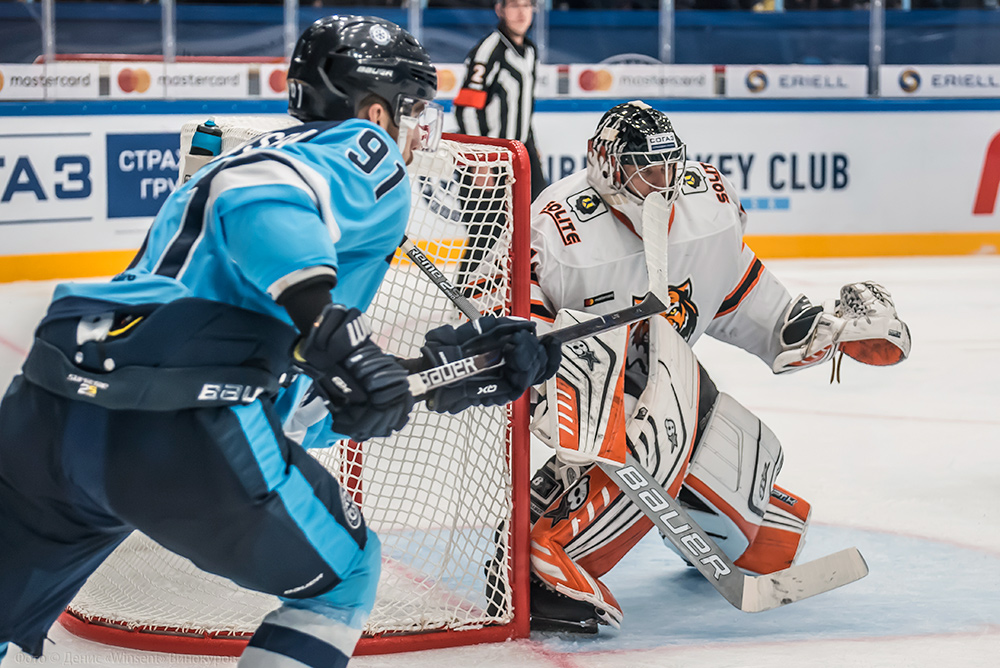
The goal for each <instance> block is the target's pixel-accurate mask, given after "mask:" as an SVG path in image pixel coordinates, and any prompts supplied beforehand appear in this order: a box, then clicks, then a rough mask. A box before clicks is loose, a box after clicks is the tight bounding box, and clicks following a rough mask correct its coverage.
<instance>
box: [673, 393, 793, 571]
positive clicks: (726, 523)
mask: <svg viewBox="0 0 1000 668" xmlns="http://www.w3.org/2000/svg"><path fill="white" fill-rule="evenodd" d="M783 460H784V457H783V454H782V451H781V444H780V443H779V442H778V439H777V437H775V435H774V433H773V432H772V431H771V430H770V429H769V428H768V427H767V425H765V424H764V423H763V422H761V421H760V418H758V417H757V416H755V415H754V414H753V413H751V412H750V411H749V410H747V409H746V408H744V407H743V406H742V405H741V404H740V403H739V402H737V401H736V400H735V399H733V398H732V397H731V396H729V395H728V394H726V393H724V392H722V393H720V394H719V397H718V399H717V400H716V402H715V406H714V408H713V409H712V414H711V416H710V417H709V419H708V422H707V424H706V425H705V427H704V432H703V433H702V435H701V439H700V440H699V442H698V447H697V449H696V450H695V453H694V455H693V456H692V457H691V465H690V466H689V467H688V473H687V477H686V478H685V479H684V487H683V488H682V489H681V492H680V495H679V496H678V499H679V500H680V501H681V503H682V504H683V505H684V506H685V508H686V509H687V511H688V513H689V514H690V515H691V517H692V519H694V520H695V521H696V522H697V523H698V525H699V526H701V528H702V529H704V530H705V531H707V532H708V533H709V534H711V535H712V537H713V538H714V539H715V542H716V543H718V545H719V547H720V548H722V550H723V552H725V553H726V556H728V557H729V558H730V559H733V560H734V561H735V562H736V565H737V566H739V567H740V568H743V569H745V570H749V571H753V572H755V573H772V572H774V571H777V570H781V569H783V568H787V567H788V566H790V565H791V563H792V560H793V559H794V558H795V557H796V555H797V554H798V553H799V550H800V549H801V546H802V538H803V535H804V534H805V530H806V527H807V525H808V522H809V512H810V507H809V504H808V503H807V502H805V501H803V500H802V499H799V498H798V497H795V496H793V495H792V494H790V493H788V492H787V491H785V490H783V489H781V488H780V487H778V486H776V485H775V484H774V479H775V478H776V477H777V475H778V472H779V471H780V470H781V465H782V462H783ZM664 543H666V545H667V547H670V548H671V549H672V550H674V551H675V552H676V551H677V550H676V548H675V547H674V545H673V543H671V542H670V541H666V540H665V541H664ZM682 556H683V555H682Z"/></svg>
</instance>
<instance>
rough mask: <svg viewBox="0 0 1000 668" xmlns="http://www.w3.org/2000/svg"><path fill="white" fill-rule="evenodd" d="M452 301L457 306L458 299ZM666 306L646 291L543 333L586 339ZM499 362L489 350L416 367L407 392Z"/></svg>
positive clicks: (412, 364) (411, 363) (410, 364)
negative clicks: (635, 300)
mask: <svg viewBox="0 0 1000 668" xmlns="http://www.w3.org/2000/svg"><path fill="white" fill-rule="evenodd" d="M445 294H448V293H445ZM459 296H461V295H459ZM455 305H456V306H459V305H458V304H457V303H456V304H455ZM459 308H460V309H461V308H462V307H461V306H459ZM666 309H667V307H666V306H664V305H663V302H661V301H660V300H659V299H657V298H656V296H655V295H653V294H647V295H646V296H645V298H643V300H642V301H641V302H639V303H638V304H636V305H635V306H629V307H628V308H623V309H620V310H618V311H614V312H612V313H608V314H607V315H602V316H600V317H597V318H594V319H593V320H584V321H583V322H578V323H575V324H573V325H570V326H568V327H563V328H561V329H556V330H553V331H551V332H549V333H547V334H545V336H551V337H553V338H555V339H558V340H559V342H560V343H571V342H573V341H577V340H579V339H585V338H587V337H590V336H594V335H596V334H600V333H601V332H606V331H608V330H609V329H615V328H616V327H622V326H623V325H628V324H631V323H633V322H636V321H637V320H645V319H646V318H648V317H650V316H653V315H656V314H657V313H662V312H663V311H665V310H666ZM478 317H480V315H479V313H475V312H474V316H473V319H475V318H478ZM502 363H503V355H502V353H501V351H499V350H490V351H487V352H483V353H479V354H477V355H471V356H469V357H464V358H462V359H460V360H455V361H454V362H449V363H448V364H442V365H441V366H435V367H431V368H429V369H424V370H422V371H417V372H416V373H413V374H411V375H410V376H409V377H408V378H407V380H408V381H409V383H410V392H411V393H412V394H413V396H415V397H417V399H418V400H419V399H420V398H422V397H421V395H424V394H426V393H428V392H430V391H431V390H435V389H437V388H439V387H444V386H445V385H451V384H452V383H454V382H456V381H459V380H462V379H464V378H468V377H469V376H474V375H476V374H480V373H483V372H484V371H488V370H489V369H494V368H496V367H498V366H500V365H501V364H502ZM401 364H402V365H403V366H404V367H406V368H408V369H414V368H419V366H420V365H421V364H423V360H421V359H412V360H402V361H401Z"/></svg>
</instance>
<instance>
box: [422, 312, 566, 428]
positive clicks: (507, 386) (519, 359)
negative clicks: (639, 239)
mask: <svg viewBox="0 0 1000 668" xmlns="http://www.w3.org/2000/svg"><path fill="white" fill-rule="evenodd" d="M498 349H499V350H501V351H502V353H503V360H504V363H503V365H502V366H500V367H497V368H496V369H492V370H490V371H486V372H484V373H481V374H479V375H476V376H471V377H469V378H467V379H466V380H463V381H459V382H457V383H454V384H452V385H448V386H446V387H442V388H439V389H437V390H433V391H432V392H430V393H429V394H428V396H427V407H428V408H430V409H431V410H433V411H437V412H438V413H452V414H454V413H458V412H460V411H463V410H465V409H466V408H468V407H469V406H499V405H502V404H507V403H510V402H511V401H514V400H515V399H517V398H518V397H520V396H521V395H522V394H524V391H525V390H527V389H528V388H529V387H531V386H532V385H537V384H538V383H540V382H542V381H543V380H546V379H547V378H550V377H551V376H552V375H553V374H554V373H555V372H556V370H557V369H558V368H559V360H560V359H561V357H562V352H561V347H560V343H559V342H558V341H556V340H555V339H552V338H542V339H539V338H538V337H537V336H535V323H533V322H531V321H529V320H522V319H520V318H508V317H503V318H497V317H494V316H492V315H486V316H483V317H482V318H480V319H479V320H476V321H475V322H467V323H465V324H464V325H462V326H461V327H458V328H454V327H450V326H448V325H444V326H442V327H438V328H437V329H433V330H431V331H430V332H428V333H427V339H426V340H425V342H424V346H423V348H421V349H420V352H421V353H422V354H423V357H424V359H425V360H426V361H427V363H428V364H430V365H432V366H439V365H441V364H447V363H448V362H454V361H455V360H458V359H462V358H464V357H469V356H470V355H475V354H477V353H481V352H486V351H488V350H498Z"/></svg>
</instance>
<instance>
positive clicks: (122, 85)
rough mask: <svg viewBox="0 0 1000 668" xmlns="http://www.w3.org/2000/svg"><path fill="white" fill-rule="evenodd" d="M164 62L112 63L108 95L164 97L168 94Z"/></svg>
mask: <svg viewBox="0 0 1000 668" xmlns="http://www.w3.org/2000/svg"><path fill="white" fill-rule="evenodd" d="M163 73H164V70H163V63H158V62H148V63H143V62H139V63H112V64H111V65H110V66H109V68H108V96H109V97H113V98H119V99H146V100H153V99H157V98H162V97H164V95H165V94H166V86H164V74H163Z"/></svg>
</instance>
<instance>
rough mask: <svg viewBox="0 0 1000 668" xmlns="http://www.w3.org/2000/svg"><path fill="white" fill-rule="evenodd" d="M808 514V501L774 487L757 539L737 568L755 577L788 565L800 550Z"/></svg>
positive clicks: (807, 525) (751, 544) (809, 507)
mask: <svg viewBox="0 0 1000 668" xmlns="http://www.w3.org/2000/svg"><path fill="white" fill-rule="evenodd" d="M811 513H812V506H810V505H809V502H808V501H805V500H803V499H801V498H799V497H797V496H795V495H794V494H791V493H790V492H788V491H787V490H785V489H782V488H781V487H779V486H778V485H775V486H774V489H772V490H771V500H770V502H769V503H768V506H767V512H765V513H764V521H763V522H762V523H761V525H760V530H759V531H758V532H757V537H756V538H754V540H753V542H752V543H750V547H749V548H747V550H746V552H744V553H743V556H741V557H740V558H739V559H737V560H736V562H735V563H736V565H737V566H739V567H740V568H742V569H743V570H745V571H750V572H752V573H757V574H763V573H774V572H775V571H780V570H783V569H785V568H788V567H789V566H791V565H792V563H794V561H795V558H796V557H798V555H799V552H801V551H802V545H803V544H804V543H805V533H806V529H807V528H808V527H809V516H810V514H811Z"/></svg>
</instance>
